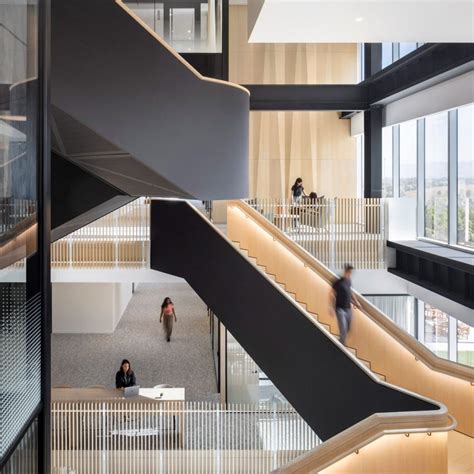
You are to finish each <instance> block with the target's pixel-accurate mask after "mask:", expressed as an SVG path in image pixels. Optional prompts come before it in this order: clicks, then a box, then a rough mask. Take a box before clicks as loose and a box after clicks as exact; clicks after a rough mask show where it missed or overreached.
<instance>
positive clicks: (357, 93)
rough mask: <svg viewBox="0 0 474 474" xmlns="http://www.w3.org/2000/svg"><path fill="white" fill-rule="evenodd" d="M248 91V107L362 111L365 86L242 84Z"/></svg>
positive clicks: (253, 108)
mask: <svg viewBox="0 0 474 474" xmlns="http://www.w3.org/2000/svg"><path fill="white" fill-rule="evenodd" d="M244 87H246V88H247V89H249V91H250V110H337V111H347V110H365V109H367V108H368V106H369V103H368V91H367V87H366V86H365V85H358V84H347V85H340V84H338V85H327V84H320V85H263V84H258V85H257V84H251V85H245V86H244Z"/></svg>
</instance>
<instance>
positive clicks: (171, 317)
mask: <svg viewBox="0 0 474 474" xmlns="http://www.w3.org/2000/svg"><path fill="white" fill-rule="evenodd" d="M177 320H178V319H177V318H176V313H175V311H174V304H173V302H172V301H171V298H169V297H166V298H165V299H164V300H163V304H162V305H161V314H160V323H161V321H163V328H164V330H165V333H166V340H167V341H168V342H170V340H171V333H172V332H173V322H176V321H177Z"/></svg>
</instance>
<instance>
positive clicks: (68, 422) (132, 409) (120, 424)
mask: <svg viewBox="0 0 474 474" xmlns="http://www.w3.org/2000/svg"><path fill="white" fill-rule="evenodd" d="M320 443H321V441H320V440H319V438H318V437H317V436H316V435H315V433H314V432H313V431H312V430H311V428H309V426H308V425H307V424H306V423H305V422H304V420H303V419H302V418H301V417H300V416H299V415H298V414H297V413H296V412H295V411H294V410H293V409H292V408H291V407H289V406H288V405H270V404H269V405H268V406H265V405H261V404H259V405H244V404H233V405H224V404H218V403H211V402H160V403H156V402H151V403H150V402H140V401H136V402H135V401H124V402H122V401H114V402H107V401H97V402H53V404H52V465H53V470H52V472H53V474H63V473H67V474H70V473H71V472H73V473H74V474H83V473H84V474H85V473H87V474H99V473H100V474H106V473H110V474H112V473H118V472H120V473H123V474H126V473H150V474H151V473H156V472H193V473H203V474H204V473H206V474H208V473H213V472H215V473H220V472H235V473H240V472H245V473H266V472H270V471H272V470H273V469H276V468H277V467H279V466H282V465H284V464H287V463H288V462H289V461H291V460H292V459H294V458H295V457H297V456H299V455H300V454H302V453H304V452H306V451H309V450H311V449H313V448H314V447H316V446H317V445H318V444H320Z"/></svg>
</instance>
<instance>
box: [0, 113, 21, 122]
mask: <svg viewBox="0 0 474 474" xmlns="http://www.w3.org/2000/svg"><path fill="white" fill-rule="evenodd" d="M0 120H4V121H8V122H26V115H0Z"/></svg>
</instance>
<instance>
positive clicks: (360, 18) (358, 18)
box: [355, 16, 364, 22]
mask: <svg viewBox="0 0 474 474" xmlns="http://www.w3.org/2000/svg"><path fill="white" fill-rule="evenodd" d="M355 21H358V22H361V21H364V18H363V17H361V16H358V17H357V18H356V19H355Z"/></svg>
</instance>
